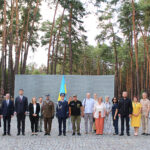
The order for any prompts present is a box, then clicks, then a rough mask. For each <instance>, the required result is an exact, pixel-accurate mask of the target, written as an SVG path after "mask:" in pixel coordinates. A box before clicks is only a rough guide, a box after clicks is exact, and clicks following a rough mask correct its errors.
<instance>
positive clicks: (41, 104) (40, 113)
mask: <svg viewBox="0 0 150 150" xmlns="http://www.w3.org/2000/svg"><path fill="white" fill-rule="evenodd" d="M39 105H40V112H39V116H41V115H42V106H43V103H39Z"/></svg>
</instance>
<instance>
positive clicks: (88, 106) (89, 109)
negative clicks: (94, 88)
mask: <svg viewBox="0 0 150 150" xmlns="http://www.w3.org/2000/svg"><path fill="white" fill-rule="evenodd" d="M94 104H95V101H94V99H92V98H90V99H87V98H85V99H84V100H83V102H82V105H83V107H84V113H93V111H94Z"/></svg>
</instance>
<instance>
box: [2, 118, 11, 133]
mask: <svg viewBox="0 0 150 150" xmlns="http://www.w3.org/2000/svg"><path fill="white" fill-rule="evenodd" d="M3 122H4V134H6V133H8V134H9V133H10V122H11V116H3Z"/></svg>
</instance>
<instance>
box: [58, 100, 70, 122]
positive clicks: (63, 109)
mask: <svg viewBox="0 0 150 150" xmlns="http://www.w3.org/2000/svg"><path fill="white" fill-rule="evenodd" d="M68 116H69V105H68V102H67V101H63V102H62V101H59V102H58V104H57V107H56V117H57V118H66V119H67V118H68Z"/></svg>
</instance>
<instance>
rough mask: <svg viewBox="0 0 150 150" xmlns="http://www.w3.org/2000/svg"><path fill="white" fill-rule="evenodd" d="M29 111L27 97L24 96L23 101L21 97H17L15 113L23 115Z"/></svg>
mask: <svg viewBox="0 0 150 150" xmlns="http://www.w3.org/2000/svg"><path fill="white" fill-rule="evenodd" d="M27 111H28V99H27V97H25V96H23V98H22V100H21V99H20V96H18V97H16V99H15V112H16V113H17V114H22V113H25V112H27Z"/></svg>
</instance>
